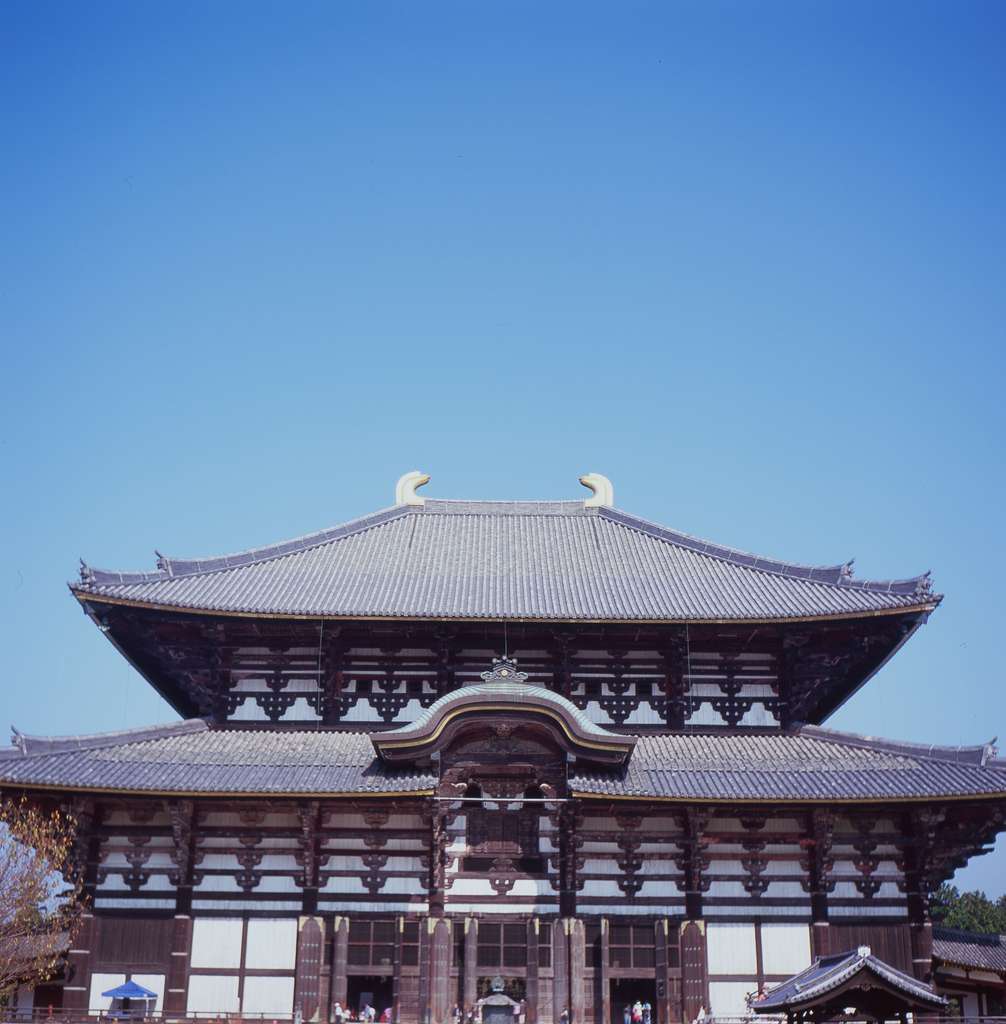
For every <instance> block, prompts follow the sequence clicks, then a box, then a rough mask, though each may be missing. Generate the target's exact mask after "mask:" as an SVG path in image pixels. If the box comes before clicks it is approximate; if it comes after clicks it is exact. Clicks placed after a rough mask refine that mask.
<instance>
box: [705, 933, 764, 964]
mask: <svg viewBox="0 0 1006 1024" xmlns="http://www.w3.org/2000/svg"><path fill="white" fill-rule="evenodd" d="M706 951H707V957H708V970H709V973H710V974H750V975H751V976H752V977H754V976H755V975H756V974H757V972H758V963H757V959H756V956H755V931H754V925H753V924H733V923H731V924H710V925H707V927H706Z"/></svg>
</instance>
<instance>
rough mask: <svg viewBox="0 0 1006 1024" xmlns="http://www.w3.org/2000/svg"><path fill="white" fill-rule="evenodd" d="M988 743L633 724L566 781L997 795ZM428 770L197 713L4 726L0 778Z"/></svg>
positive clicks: (103, 780) (325, 738)
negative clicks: (105, 722) (604, 764)
mask: <svg viewBox="0 0 1006 1024" xmlns="http://www.w3.org/2000/svg"><path fill="white" fill-rule="evenodd" d="M988 750H989V748H980V747H979V748H970V749H965V750H960V749H957V748H938V747H914V746H911V745H904V744H895V743H887V742H885V741H881V740H870V739H868V738H866V737H859V736H850V735H847V734H844V733H832V732H829V731H828V730H825V729H820V728H814V727H805V728H804V729H803V730H801V731H799V732H796V733H787V734H772V735H765V734H763V735H757V736H746V735H738V734H733V735H730V734H718V735H680V734H675V735H661V736H643V737H640V738H639V740H638V742H637V743H636V748H635V752H634V753H633V755H632V758H631V760H630V762H629V767H628V769H627V771H625V772H618V771H610V772H604V771H601V770H599V771H597V772H591V773H586V772H585V773H577V772H576V770H575V769H574V772H573V774H572V775H571V777H570V785H571V788H572V789H573V791H574V792H575V793H581V794H585V795H598V796H618V797H632V796H638V797H642V798H647V797H658V798H659V797H663V798H668V799H675V800H682V801H684V800H689V801H708V800H757V801H769V802H771V801H817V800H834V801H838V802H841V801H857V800H895V801H896V800H901V799H905V800H911V799H919V798H940V797H949V798H953V797H966V796H1002V797H1003V798H1004V799H1006V763H1004V762H1002V761H999V760H996V759H994V758H992V757H990V756H987V752H988ZM436 783H437V778H436V774H435V773H431V772H429V771H425V770H420V771H417V770H405V771H402V770H398V769H393V768H389V767H386V766H385V765H384V764H382V763H381V762H380V761H379V760H378V758H377V757H376V756H375V753H374V748H373V744H372V741H371V734H368V733H361V732H336V731H332V730H323V729H306V728H305V729H241V730H238V729H227V728H212V727H210V726H209V725H207V723H206V722H204V721H203V720H201V719H193V720H189V721H185V722H175V723H173V724H170V725H165V726H161V727H153V728H147V729H136V730H129V731H126V732H120V733H106V734H102V735H97V736H81V737H62V738H37V737H29V736H22V735H20V734H17V733H15V736H14V745H13V746H12V747H8V748H0V785H4V784H6V785H8V786H10V785H17V786H26V787H32V786H39V787H42V786H44V787H53V788H65V789H75V790H114V791H117V792H129V791H135V792H156V793H193V794H199V793H205V794H207V795H209V794H213V793H249V794H251V793H264V794H289V795H298V794H307V793H310V794H325V793H405V792H416V791H429V790H431V789H432V788H433V787H434V786H435V785H436Z"/></svg>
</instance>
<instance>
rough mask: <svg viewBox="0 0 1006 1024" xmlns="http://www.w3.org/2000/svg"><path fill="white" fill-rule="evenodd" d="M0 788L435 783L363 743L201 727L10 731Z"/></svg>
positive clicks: (368, 789) (305, 788)
mask: <svg viewBox="0 0 1006 1024" xmlns="http://www.w3.org/2000/svg"><path fill="white" fill-rule="evenodd" d="M14 741H15V746H14V747H9V748H0V785H2V784H4V783H7V784H19V785H26V786H46V787H49V786H58V787H61V788H63V787H65V788H68V789H93V790H101V789H110V790H117V791H123V790H130V791H136V792H156V793H207V794H209V793H272V794H297V793H403V792H414V791H416V790H427V789H430V788H431V787H432V786H434V785H435V784H436V779H435V778H434V777H433V776H430V775H427V774H419V773H416V772H411V771H405V772H402V771H392V770H390V769H387V768H385V767H384V766H383V765H382V764H381V763H380V762H379V761H378V760H377V759H376V758H375V757H374V748H373V746H372V745H371V742H370V736H369V735H368V734H366V733H359V732H332V731H327V730H307V729H305V730H302V731H301V730H297V731H289V732H287V731H280V730H269V729H261V730H251V729H249V730H226V729H212V728H210V727H209V726H208V725H207V723H206V722H204V721H203V720H202V719H198V718H197V719H189V720H187V721H183V722H176V723H173V724H171V725H165V726H161V727H159V728H150V729H136V730H128V731H125V732H120V733H105V734H102V735H97V736H82V737H67V738H56V739H49V738H37V737H30V736H21V735H18V734H16V733H15V736H14Z"/></svg>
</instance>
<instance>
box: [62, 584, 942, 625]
mask: <svg viewBox="0 0 1006 1024" xmlns="http://www.w3.org/2000/svg"><path fill="white" fill-rule="evenodd" d="M70 592H71V593H72V594H73V596H74V597H75V598H77V600H78V601H80V603H81V604H85V603H87V602H91V603H93V604H111V605H120V606H122V607H125V608H146V609H149V610H150V611H161V612H179V613H181V614H183V615H220V616H223V617H225V618H229V619H270V620H289V621H292V622H320V621H325V622H478V623H487V622H503V621H506V622H528V623H536V622H541V623H552V622H562V623H570V624H575V623H583V624H584V625H592V624H593V625H618V624H621V623H625V624H626V625H648V626H664V625H667V626H674V625H684V624H686V623H691V624H694V625H703V626H729V625H744V624H748V623H764V624H769V623H786V622H838V621H841V620H843V619H873V618H877V617H878V616H884V615H908V614H911V613H913V612H932V611H935V610H936V607H937V605H938V604H939V602H938V601H927V602H925V603H923V604H912V605H905V606H904V607H899V608H871V609H865V610H860V611H847V612H836V613H833V614H830V615H776V616H748V617H746V618H737V619H730V618H710V619H699V618H695V619H693V618H671V619H587V618H578V619H571V618H562V617H561V616H557V617H554V618H550V617H545V616H530V615H515V616H512V617H508V616H499V615H481V616H475V615H471V616H468V615H359V614H357V615H331V614H326V613H324V612H320V613H315V614H313V615H312V614H309V613H306V612H305V613H299V612H248V611H230V610H225V609H220V608H189V607H186V606H185V605H177V604H161V603H159V602H157V601H137V600H135V599H133V598H129V597H107V596H105V595H104V594H92V593H90V592H89V591H87V590H81V589H79V588H78V587H75V586H73V585H72V584H71V585H70Z"/></svg>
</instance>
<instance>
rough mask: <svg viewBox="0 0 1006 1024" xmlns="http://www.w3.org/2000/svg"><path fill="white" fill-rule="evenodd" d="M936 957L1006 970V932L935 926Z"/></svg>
mask: <svg viewBox="0 0 1006 1024" xmlns="http://www.w3.org/2000/svg"><path fill="white" fill-rule="evenodd" d="M933 957H934V958H935V959H936V960H942V961H943V963H945V964H954V965H956V966H958V967H974V968H978V969H980V970H984V971H999V972H1002V973H1006V935H980V934H979V933H978V932H965V931H959V930H957V929H956V928H940V927H938V926H937V927H935V928H933Z"/></svg>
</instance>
